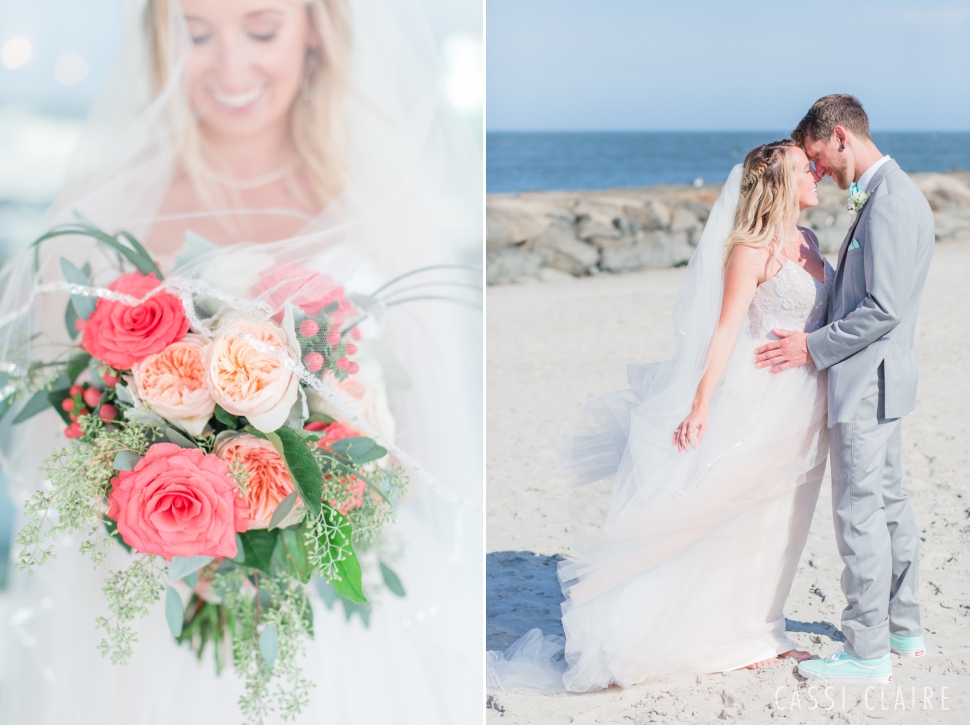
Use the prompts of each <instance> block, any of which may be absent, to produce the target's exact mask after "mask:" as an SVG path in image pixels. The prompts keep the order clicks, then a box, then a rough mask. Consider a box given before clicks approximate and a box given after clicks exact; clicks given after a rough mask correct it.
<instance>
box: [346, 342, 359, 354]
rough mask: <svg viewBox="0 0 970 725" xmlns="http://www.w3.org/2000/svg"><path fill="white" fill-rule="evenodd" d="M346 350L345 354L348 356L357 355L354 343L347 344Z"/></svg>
mask: <svg viewBox="0 0 970 725" xmlns="http://www.w3.org/2000/svg"><path fill="white" fill-rule="evenodd" d="M346 348H347V354H348V355H356V354H357V346H356V345H355V344H354V343H352V342H348V343H347V345H346Z"/></svg>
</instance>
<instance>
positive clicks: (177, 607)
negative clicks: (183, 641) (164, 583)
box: [165, 586, 185, 637]
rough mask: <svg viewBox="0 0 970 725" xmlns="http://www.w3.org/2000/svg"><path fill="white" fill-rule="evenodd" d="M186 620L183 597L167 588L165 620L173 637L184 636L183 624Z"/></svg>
mask: <svg viewBox="0 0 970 725" xmlns="http://www.w3.org/2000/svg"><path fill="white" fill-rule="evenodd" d="M184 619H185V610H184V609H182V597H180V596H179V593H178V592H177V591H175V589H173V588H172V587H171V586H168V587H166V594H165V620H166V621H167V622H168V628H169V630H171V632H172V636H173V637H178V636H179V635H180V634H182V622H183V620H184Z"/></svg>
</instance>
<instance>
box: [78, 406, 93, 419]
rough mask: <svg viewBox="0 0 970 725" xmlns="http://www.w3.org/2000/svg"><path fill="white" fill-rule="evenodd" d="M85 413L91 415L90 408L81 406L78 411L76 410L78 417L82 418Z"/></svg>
mask: <svg viewBox="0 0 970 725" xmlns="http://www.w3.org/2000/svg"><path fill="white" fill-rule="evenodd" d="M86 415H91V411H90V410H88V409H87V408H81V409H80V410H79V411H78V412H77V417H78V418H83V417H84V416H86Z"/></svg>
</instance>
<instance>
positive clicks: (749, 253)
mask: <svg viewBox="0 0 970 725" xmlns="http://www.w3.org/2000/svg"><path fill="white" fill-rule="evenodd" d="M770 262H771V252H770V251H769V250H768V248H767V247H750V246H748V245H746V244H737V245H735V247H734V249H732V250H731V258H730V259H729V260H728V264H727V269H726V270H725V272H726V274H732V275H743V276H745V277H750V276H754V277H756V278H757V280H758V284H760V283H761V282H763V281H764V280H765V279H766V278H767V276H768V265H769V263H770Z"/></svg>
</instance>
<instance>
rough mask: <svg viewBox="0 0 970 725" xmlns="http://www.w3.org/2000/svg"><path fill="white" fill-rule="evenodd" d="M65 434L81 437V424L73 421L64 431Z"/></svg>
mask: <svg viewBox="0 0 970 725" xmlns="http://www.w3.org/2000/svg"><path fill="white" fill-rule="evenodd" d="M64 435H66V436H67V437H68V438H80V437H81V426H79V425H78V424H77V423H71V424H70V425H69V426H68V427H67V430H65V431H64Z"/></svg>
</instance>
